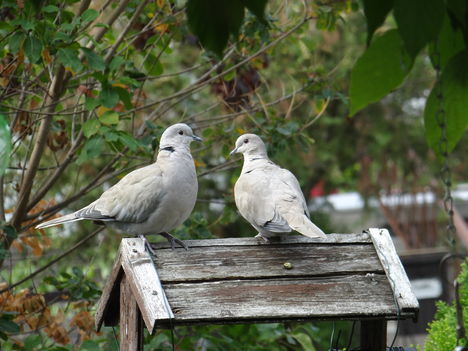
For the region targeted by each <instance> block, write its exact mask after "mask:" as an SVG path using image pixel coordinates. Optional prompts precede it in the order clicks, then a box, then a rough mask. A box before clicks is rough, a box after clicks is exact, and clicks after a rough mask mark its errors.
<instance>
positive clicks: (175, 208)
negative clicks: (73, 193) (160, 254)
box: [36, 123, 202, 254]
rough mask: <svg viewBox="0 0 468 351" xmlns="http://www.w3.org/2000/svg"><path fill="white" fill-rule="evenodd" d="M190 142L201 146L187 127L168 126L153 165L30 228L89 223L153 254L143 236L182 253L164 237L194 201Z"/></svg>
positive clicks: (195, 186)
mask: <svg viewBox="0 0 468 351" xmlns="http://www.w3.org/2000/svg"><path fill="white" fill-rule="evenodd" d="M194 140H195V141H202V139H201V138H200V137H198V136H196V135H194V134H193V131H192V129H191V128H190V127H189V126H188V125H186V124H183V123H178V124H174V125H172V126H170V127H169V128H167V129H166V130H165V131H164V133H163V134H162V136H161V140H160V143H159V152H158V156H157V159H156V162H154V163H153V164H150V165H148V166H145V167H142V168H139V169H137V170H134V171H133V172H130V173H129V174H127V175H126V176H125V177H123V178H122V179H121V180H120V181H119V182H118V183H116V184H115V185H114V186H112V187H111V188H109V189H108V190H106V191H105V192H104V193H102V195H101V196H100V197H99V198H98V199H97V200H96V201H94V202H92V203H91V204H89V205H88V206H86V207H83V208H82V209H80V210H78V211H76V212H73V213H71V214H68V215H65V216H63V217H59V218H56V219H53V220H50V221H47V222H43V223H41V224H39V225H38V226H37V227H36V228H38V229H40V228H47V227H51V226H55V225H58V224H62V223H69V222H75V221H81V220H91V221H94V222H96V223H98V224H105V225H106V226H109V227H111V228H113V229H116V230H117V231H119V232H122V233H124V234H129V235H135V236H139V237H140V238H142V239H143V240H144V242H145V246H146V247H147V249H148V251H150V253H153V254H154V252H153V251H152V249H151V246H150V245H149V243H148V241H147V240H146V237H145V236H146V235H150V234H160V235H162V236H163V237H165V238H166V239H167V240H168V241H169V242H170V243H171V246H172V248H174V247H175V243H177V244H179V245H181V246H182V247H184V248H185V249H187V246H186V245H185V244H184V242H183V241H181V240H179V239H177V238H175V237H174V236H172V235H171V234H169V233H168V232H169V231H171V230H172V229H174V228H176V227H177V226H179V225H180V224H182V223H183V222H184V221H185V220H186V219H187V218H188V217H189V216H190V214H191V213H192V210H193V207H194V206H195V201H196V199H197V192H198V182H197V174H196V171H195V164H194V161H193V158H192V155H191V154H190V143H191V142H192V141H194Z"/></svg>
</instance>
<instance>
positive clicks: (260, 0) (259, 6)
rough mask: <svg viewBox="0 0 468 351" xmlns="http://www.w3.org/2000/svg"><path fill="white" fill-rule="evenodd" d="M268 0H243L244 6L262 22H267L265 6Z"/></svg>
mask: <svg viewBox="0 0 468 351" xmlns="http://www.w3.org/2000/svg"><path fill="white" fill-rule="evenodd" d="M267 2H268V0H242V3H243V4H244V6H245V7H247V9H249V11H250V12H252V13H253V14H254V15H255V17H257V18H258V19H259V20H260V21H261V22H265V7H266V4H267Z"/></svg>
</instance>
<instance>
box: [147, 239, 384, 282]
mask: <svg viewBox="0 0 468 351" xmlns="http://www.w3.org/2000/svg"><path fill="white" fill-rule="evenodd" d="M286 262H288V263H290V264H291V265H292V269H289V270H287V269H285V268H284V263H286ZM156 265H157V269H158V272H159V276H160V278H161V280H162V282H163V283H169V282H171V283H173V282H189V281H209V280H224V279H248V278H256V279H263V278H274V277H300V276H312V275H313V276H321V275H335V274H346V273H359V272H361V273H365V272H376V273H383V269H382V266H381V264H380V262H379V260H378V258H377V256H376V254H375V250H374V247H373V246H372V244H371V243H369V244H362V245H352V244H344V245H331V244H328V245H326V244H314V245H310V244H287V245H286V244H282V245H276V244H271V245H269V246H268V247H266V246H262V247H258V246H232V247H229V249H227V248H226V247H223V246H212V247H209V248H207V247H191V248H190V249H189V250H188V251H187V252H173V251H171V250H158V252H157V258H156Z"/></svg>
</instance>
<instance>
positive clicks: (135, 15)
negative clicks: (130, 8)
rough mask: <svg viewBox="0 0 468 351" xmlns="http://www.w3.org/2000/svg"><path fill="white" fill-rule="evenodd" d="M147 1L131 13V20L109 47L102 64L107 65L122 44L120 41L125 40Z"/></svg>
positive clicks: (142, 2) (144, 0)
mask: <svg viewBox="0 0 468 351" xmlns="http://www.w3.org/2000/svg"><path fill="white" fill-rule="evenodd" d="M148 1H149V0H143V1H141V2H140V3H139V4H138V7H137V8H136V10H135V12H134V13H133V16H132V18H131V19H130V21H129V22H128V23H127V25H126V26H125V28H124V29H123V30H122V31H121V32H120V34H119V37H118V38H117V40H116V41H115V43H114V45H112V46H111V48H110V49H109V51H108V52H107V54H106V56H105V57H104V62H106V63H109V61H110V60H111V59H112V57H113V56H114V53H115V51H116V50H117V48H118V47H119V45H120V44H121V43H122V41H123V40H124V38H125V35H127V33H128V31H129V30H130V29H131V28H132V26H133V24H134V23H135V21H136V20H137V19H138V17H139V16H140V13H141V11H143V9H144V8H145V6H146V4H147V3H148Z"/></svg>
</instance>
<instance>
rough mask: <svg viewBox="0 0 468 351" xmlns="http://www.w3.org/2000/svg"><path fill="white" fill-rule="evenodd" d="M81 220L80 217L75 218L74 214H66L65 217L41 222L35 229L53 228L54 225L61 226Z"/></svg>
mask: <svg viewBox="0 0 468 351" xmlns="http://www.w3.org/2000/svg"><path fill="white" fill-rule="evenodd" d="M82 219H83V218H81V217H77V216H76V213H70V214H67V215H65V216H62V217H59V218H55V219H52V220H50V221H46V222H42V223H41V224H38V225H37V226H36V229H42V228H48V227H53V226H54V225H59V224H63V223H70V222H76V221H81V220H82Z"/></svg>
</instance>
